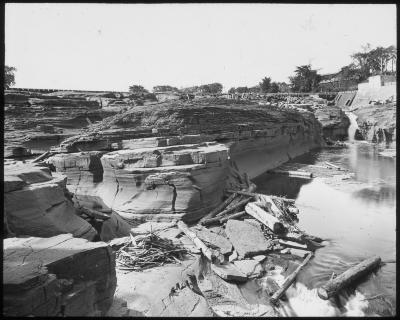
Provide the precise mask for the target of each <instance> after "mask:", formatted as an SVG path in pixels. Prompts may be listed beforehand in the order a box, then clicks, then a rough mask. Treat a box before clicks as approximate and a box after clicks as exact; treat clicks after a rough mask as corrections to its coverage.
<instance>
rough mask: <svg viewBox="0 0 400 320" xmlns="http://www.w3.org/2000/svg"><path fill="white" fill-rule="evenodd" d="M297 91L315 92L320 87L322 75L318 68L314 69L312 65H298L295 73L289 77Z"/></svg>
mask: <svg viewBox="0 0 400 320" xmlns="http://www.w3.org/2000/svg"><path fill="white" fill-rule="evenodd" d="M289 79H290V82H291V85H292V88H293V90H294V91H295V92H314V91H315V90H316V89H317V88H318V84H319V82H320V81H321V76H320V75H319V74H318V72H317V70H312V69H311V65H304V66H299V67H296V70H295V75H294V76H293V77H289Z"/></svg>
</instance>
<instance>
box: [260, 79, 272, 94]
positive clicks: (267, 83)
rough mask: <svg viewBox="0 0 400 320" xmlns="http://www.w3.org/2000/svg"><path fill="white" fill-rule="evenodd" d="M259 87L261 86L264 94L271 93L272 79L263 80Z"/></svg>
mask: <svg viewBox="0 0 400 320" xmlns="http://www.w3.org/2000/svg"><path fill="white" fill-rule="evenodd" d="M259 85H260V91H261V92H262V93H267V92H269V89H270V88H271V78H268V77H265V78H264V79H262V80H261V82H260V84H259Z"/></svg>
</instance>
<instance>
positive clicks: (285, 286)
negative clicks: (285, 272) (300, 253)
mask: <svg viewBox="0 0 400 320" xmlns="http://www.w3.org/2000/svg"><path fill="white" fill-rule="evenodd" d="M312 256H313V254H312V253H311V252H310V253H309V254H308V256H307V257H306V258H305V259H304V260H303V262H302V263H301V264H300V265H299V266H298V267H297V269H296V270H295V271H293V273H292V274H291V275H290V276H288V277H287V278H286V280H285V282H284V283H283V285H282V287H281V288H280V289H279V290H278V291H277V292H275V293H274V295H273V296H272V297H271V300H270V301H271V303H273V304H275V303H276V302H277V301H278V299H279V298H280V297H281V296H282V295H283V294H284V293H285V292H286V290H287V289H288V288H289V287H290V286H291V285H292V283H293V282H294V280H295V279H296V277H297V274H298V273H299V272H300V270H301V269H302V268H303V267H304V266H305V265H306V264H307V262H308V261H310V259H311V257H312Z"/></svg>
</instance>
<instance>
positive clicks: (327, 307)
mask: <svg viewBox="0 0 400 320" xmlns="http://www.w3.org/2000/svg"><path fill="white" fill-rule="evenodd" d="M350 130H354V128H350ZM380 151H382V147H380V146H377V145H373V144H369V143H366V142H354V141H353V140H352V141H349V143H348V144H347V147H346V148H341V149H322V150H318V151H313V152H310V153H308V154H305V155H303V156H300V157H298V158H296V159H293V160H292V162H296V163H304V164H316V165H318V164H323V163H324V162H325V161H329V162H331V163H334V164H336V165H338V166H340V167H342V168H345V169H348V170H349V171H350V172H353V173H354V176H353V177H352V178H350V179H346V180H334V179H332V181H330V180H329V179H319V178H315V179H312V180H310V179H301V178H294V177H288V176H282V175H271V174H263V175H261V176H259V177H257V178H256V179H254V182H255V183H256V184H257V186H258V188H257V192H259V193H264V194H275V195H280V196H281V195H283V196H286V197H288V198H292V199H296V206H297V207H298V208H299V210H300V214H299V216H298V217H299V227H300V228H301V229H302V230H305V231H306V232H308V233H310V234H312V235H315V236H319V237H321V238H323V239H326V241H324V244H325V247H323V248H320V249H317V250H316V252H315V256H314V258H313V259H312V260H311V261H310V262H309V263H308V265H307V266H306V267H305V268H304V269H303V270H302V271H301V273H300V274H299V276H298V278H297V283H296V285H294V286H292V287H291V288H290V289H289V290H288V291H287V295H288V297H289V301H288V302H285V303H283V309H284V312H286V313H287V314H288V315H290V316H345V315H347V316H364V315H394V314H395V305H396V300H395V299H396V296H395V295H396V263H395V262H393V260H395V259H396V230H395V229H396V162H395V159H394V158H387V157H382V156H381V155H379V152H380ZM373 255H379V256H380V257H381V258H382V260H383V261H388V260H392V262H389V263H387V264H385V265H383V266H382V267H381V268H380V269H379V270H378V271H377V272H375V273H373V274H371V275H369V276H368V277H366V278H364V279H363V280H362V281H359V283H357V284H356V286H353V287H350V288H347V289H345V290H343V291H342V292H341V293H340V294H339V296H338V297H337V298H336V299H333V300H332V301H323V300H321V299H319V298H318V296H317V292H316V288H318V287H319V286H321V285H322V284H324V283H325V282H326V281H327V280H329V278H330V276H331V274H332V272H335V273H336V274H340V273H342V272H344V271H345V270H346V269H348V268H349V267H351V266H353V265H355V264H357V263H359V262H361V261H362V260H364V259H366V258H369V257H371V256H373ZM280 280H283V279H280ZM370 298H373V299H370Z"/></svg>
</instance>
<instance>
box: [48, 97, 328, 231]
mask: <svg viewBox="0 0 400 320" xmlns="http://www.w3.org/2000/svg"><path fill="white" fill-rule="evenodd" d="M322 144H323V140H322V135H321V126H320V124H319V123H318V121H317V120H316V119H315V117H314V115H313V114H312V113H310V112H306V111H304V112H303V111H302V110H300V111H299V110H282V109H279V108H275V107H264V106H259V105H258V104H256V103H252V102H232V101H227V100H223V99H213V100H203V101H197V102H169V103H159V104H154V105H152V106H146V107H132V108H131V109H129V110H127V111H125V112H122V113H119V114H116V115H114V116H111V117H109V118H107V119H105V120H103V121H102V122H99V123H96V124H93V125H92V126H90V127H89V128H88V129H87V130H86V131H84V132H83V133H82V134H80V135H78V136H75V137H71V138H68V139H66V140H65V141H64V142H63V143H62V144H61V145H60V148H58V149H56V151H58V152H59V153H58V154H57V155H55V156H53V157H51V158H49V159H48V160H47V162H48V163H49V164H50V165H51V166H52V167H54V168H55V170H56V171H58V172H63V173H64V174H66V175H67V177H68V184H67V186H68V189H69V190H70V191H71V192H73V193H74V194H75V196H76V199H78V201H79V202H80V203H81V204H82V205H84V206H89V207H92V208H96V207H97V208H103V209H112V210H113V212H115V213H117V214H118V215H119V216H120V217H123V219H124V220H125V221H129V222H131V223H133V221H135V220H136V221H137V220H142V221H143V220H171V219H174V218H179V217H182V218H183V219H184V220H186V221H189V222H190V221H195V220H197V219H199V218H200V217H201V216H203V215H204V214H205V213H206V212H209V211H210V210H211V209H213V208H214V207H216V206H217V205H218V204H219V203H220V201H221V199H222V196H223V191H224V189H225V188H226V187H233V186H234V185H236V186H237V185H238V184H242V185H243V186H246V182H247V181H246V179H245V177H244V176H243V173H244V172H245V173H247V174H248V177H249V178H252V177H255V176H257V175H259V174H261V173H263V172H265V171H266V170H268V169H271V168H273V167H276V166H277V165H279V164H280V163H282V162H285V161H287V160H288V159H289V158H291V157H295V156H297V155H300V154H302V153H304V152H307V151H308V150H310V149H312V148H315V147H319V146H320V145H322ZM117 219H118V218H117ZM117 234H118V233H117ZM120 236H121V235H120Z"/></svg>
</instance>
